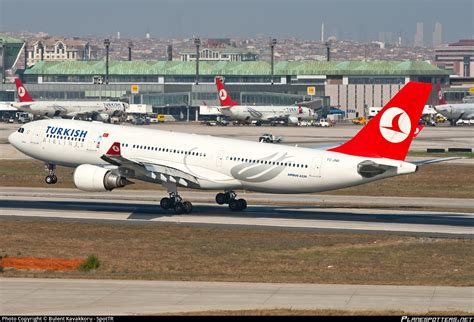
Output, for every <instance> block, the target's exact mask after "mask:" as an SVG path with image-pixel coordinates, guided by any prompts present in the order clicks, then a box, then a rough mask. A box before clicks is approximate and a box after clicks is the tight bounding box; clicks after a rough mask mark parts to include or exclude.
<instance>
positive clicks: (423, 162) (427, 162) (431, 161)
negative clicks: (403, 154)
mask: <svg viewBox="0 0 474 322" xmlns="http://www.w3.org/2000/svg"><path fill="white" fill-rule="evenodd" d="M457 159H464V157H449V158H437V159H429V160H419V161H412V162H410V163H413V164H416V165H425V164H432V163H438V162H445V161H451V160H457Z"/></svg>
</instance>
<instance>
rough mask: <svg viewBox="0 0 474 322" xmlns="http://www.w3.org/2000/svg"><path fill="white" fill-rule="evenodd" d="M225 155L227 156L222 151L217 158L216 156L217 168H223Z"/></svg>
mask: <svg viewBox="0 0 474 322" xmlns="http://www.w3.org/2000/svg"><path fill="white" fill-rule="evenodd" d="M224 155H225V151H224V150H220V151H218V152H217V156H216V166H217V167H222V162H223V160H224Z"/></svg>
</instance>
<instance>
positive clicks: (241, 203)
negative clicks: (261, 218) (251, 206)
mask: <svg viewBox="0 0 474 322" xmlns="http://www.w3.org/2000/svg"><path fill="white" fill-rule="evenodd" d="M237 205H238V206H239V210H244V209H246V208H247V201H245V199H238V200H237Z"/></svg>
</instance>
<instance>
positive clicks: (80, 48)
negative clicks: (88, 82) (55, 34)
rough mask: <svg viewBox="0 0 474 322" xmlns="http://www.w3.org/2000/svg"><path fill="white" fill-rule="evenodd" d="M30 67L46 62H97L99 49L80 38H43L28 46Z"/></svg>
mask: <svg viewBox="0 0 474 322" xmlns="http://www.w3.org/2000/svg"><path fill="white" fill-rule="evenodd" d="M27 53H28V61H27V63H28V66H31V65H34V64H35V63H37V62H39V61H41V60H45V61H54V60H61V61H64V60H71V61H76V60H95V59H97V48H96V47H95V46H92V45H91V44H89V42H88V41H85V40H81V39H79V38H49V37H47V38H43V39H40V40H37V41H35V42H33V43H31V44H28V49H27Z"/></svg>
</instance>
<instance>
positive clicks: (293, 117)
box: [288, 116, 298, 124]
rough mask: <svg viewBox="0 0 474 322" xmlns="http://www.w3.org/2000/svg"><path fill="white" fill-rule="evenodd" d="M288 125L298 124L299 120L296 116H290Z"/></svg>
mask: <svg viewBox="0 0 474 322" xmlns="http://www.w3.org/2000/svg"><path fill="white" fill-rule="evenodd" d="M288 123H291V124H296V123H298V118H297V117H295V116H289V117H288Z"/></svg>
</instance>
